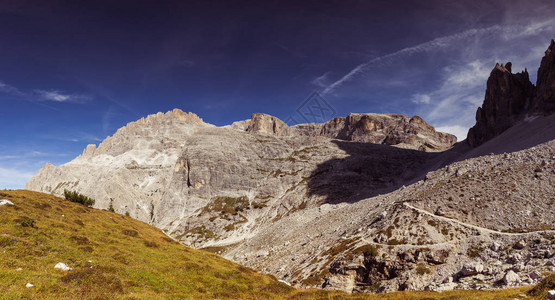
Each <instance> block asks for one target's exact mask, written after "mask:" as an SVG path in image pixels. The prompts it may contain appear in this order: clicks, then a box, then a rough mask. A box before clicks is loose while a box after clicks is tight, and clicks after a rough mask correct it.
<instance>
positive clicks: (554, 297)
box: [547, 290, 555, 300]
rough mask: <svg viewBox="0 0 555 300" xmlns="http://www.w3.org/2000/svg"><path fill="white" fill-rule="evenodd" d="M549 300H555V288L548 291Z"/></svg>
mask: <svg viewBox="0 0 555 300" xmlns="http://www.w3.org/2000/svg"><path fill="white" fill-rule="evenodd" d="M547 300H555V290H549V291H547Z"/></svg>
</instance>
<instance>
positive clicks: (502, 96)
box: [467, 40, 555, 147]
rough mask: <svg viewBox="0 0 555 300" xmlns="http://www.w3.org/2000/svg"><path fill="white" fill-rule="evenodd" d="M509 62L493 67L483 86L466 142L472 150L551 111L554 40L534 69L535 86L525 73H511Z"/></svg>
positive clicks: (554, 98)
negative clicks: (485, 84) (520, 123)
mask: <svg viewBox="0 0 555 300" xmlns="http://www.w3.org/2000/svg"><path fill="white" fill-rule="evenodd" d="M511 66H512V64H511V63H510V62H508V63H506V64H505V65H503V64H501V65H500V64H497V65H496V66H495V67H494V68H493V70H492V71H491V74H490V77H489V79H488V83H487V89H486V96H485V100H484V104H483V105H482V107H479V108H478V110H477V111H476V125H474V127H472V128H471V129H470V130H469V131H468V136H467V142H468V144H469V145H470V146H472V147H476V146H479V145H481V144H483V143H484V142H486V141H488V140H490V139H491V138H493V137H495V136H498V135H499V134H501V133H502V132H503V131H505V130H507V129H508V128H510V127H511V126H513V125H515V124H516V123H517V122H519V121H522V120H523V119H524V118H525V117H527V116H534V115H548V114H551V113H553V112H555V41H554V40H551V44H550V45H549V47H548V49H547V51H545V56H544V57H543V58H542V61H541V64H540V68H539V69H538V79H537V83H536V86H534V85H533V84H532V83H531V82H530V78H529V75H528V71H527V70H524V71H522V72H520V73H516V74H513V73H512V71H511Z"/></svg>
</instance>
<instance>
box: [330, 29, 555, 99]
mask: <svg viewBox="0 0 555 300" xmlns="http://www.w3.org/2000/svg"><path fill="white" fill-rule="evenodd" d="M554 26H555V19H548V20H544V21H537V22H531V23H528V24H513V25H493V26H490V27H486V28H472V29H468V30H465V31H462V32H459V33H455V34H452V35H447V36H442V37H438V38H435V39H433V40H430V41H427V42H424V43H421V44H418V45H416V46H411V47H407V48H404V49H401V50H398V51H396V52H393V53H389V54H386V55H382V56H379V57H376V58H373V59H371V60H369V61H367V62H364V63H362V64H359V65H358V66H356V67H355V68H353V69H352V70H351V71H349V72H348V73H347V74H345V75H344V76H342V77H341V78H339V79H338V80H336V81H335V82H333V83H331V84H329V85H328V86H327V87H326V88H325V89H324V90H323V91H322V94H328V93H331V92H332V91H334V90H335V89H337V88H338V87H340V86H342V85H343V84H345V83H347V82H349V81H352V80H355V79H356V78H357V77H358V76H360V75H362V74H364V73H366V72H368V71H371V70H372V67H374V66H376V65H381V64H389V63H392V62H394V61H396V60H399V59H402V58H406V57H410V56H413V55H416V54H420V53H427V52H431V51H435V50H440V49H446V48H450V47H454V46H457V47H460V45H461V44H463V42H464V41H467V40H470V39H474V40H480V39H485V38H486V37H495V36H503V37H504V38H505V39H517V38H523V37H527V36H533V35H538V33H539V32H543V31H549V30H552V29H553V27H554ZM485 40H487V39H485Z"/></svg>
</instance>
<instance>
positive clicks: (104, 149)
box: [81, 108, 213, 158]
mask: <svg viewBox="0 0 555 300" xmlns="http://www.w3.org/2000/svg"><path fill="white" fill-rule="evenodd" d="M206 126H213V125H210V124H207V123H205V122H204V121H203V120H202V119H201V118H200V117H199V116H197V115H196V114H194V113H192V112H189V113H186V112H183V111H182V110H180V109H178V108H175V109H173V110H171V111H168V112H166V113H162V112H158V113H156V114H151V115H148V116H147V117H143V118H140V119H139V120H137V121H134V122H130V123H127V125H125V126H124V127H122V128H120V129H118V130H117V131H116V133H114V135H113V136H109V137H107V138H106V139H105V140H104V141H103V142H102V143H100V145H98V147H96V145H94V144H90V145H88V146H87V148H86V149H85V150H84V151H83V154H82V155H81V157H83V158H87V157H92V156H95V155H100V154H109V155H112V156H116V155H119V154H121V153H124V152H126V151H128V150H130V149H131V148H132V146H133V145H134V144H135V143H137V142H138V140H141V139H143V140H153V141H154V140H156V141H158V142H159V143H162V144H164V143H166V144H167V143H177V142H178V141H179V140H180V139H181V138H182V137H183V136H184V135H186V134H190V133H191V132H192V131H193V130H194V128H196V127H206Z"/></svg>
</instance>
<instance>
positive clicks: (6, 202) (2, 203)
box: [0, 199, 14, 206]
mask: <svg viewBox="0 0 555 300" xmlns="http://www.w3.org/2000/svg"><path fill="white" fill-rule="evenodd" d="M3 205H14V204H13V202H11V201H10V200H8V199H2V200H0V206H3Z"/></svg>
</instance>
